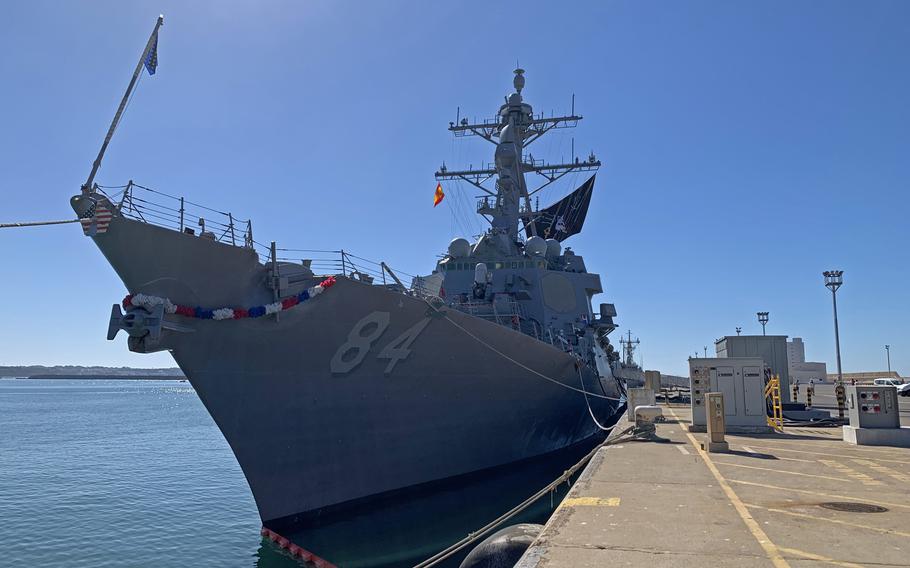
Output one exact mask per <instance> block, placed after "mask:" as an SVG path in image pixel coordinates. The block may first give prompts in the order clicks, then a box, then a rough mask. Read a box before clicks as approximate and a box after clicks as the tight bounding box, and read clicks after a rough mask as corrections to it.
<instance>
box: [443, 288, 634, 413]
mask: <svg viewBox="0 0 910 568" xmlns="http://www.w3.org/2000/svg"><path fill="white" fill-rule="evenodd" d="M427 304H428V305H429V306H430V307H431V308H433V309H434V310H436V311H437V312H438V313H440V314H442V315H443V317H444V318H445V319H446V320H447V321H448V322H449V323H451V324H452V325H454V326H455V327H457V328H458V329H460V330H461V331H463V332H465V333H466V334H467V335H468V336H470V337H471V338H473V339H474V340H475V341H477V342H478V343H480V344H481V345H483V346H484V347H486V348H487V349H489V350H490V351H492V352H493V353H496V354H497V355H499V356H500V357H502V358H503V359H506V360H508V361H511V362H512V363H514V364H515V365H518V366H519V367H521V368H522V369H524V370H525V371H528V372H529V373H531V374H534V375H536V376H538V377H540V378H541V379H544V380H545V381H550V382H551V383H553V384H555V385H558V386H560V387H562V388H566V389H569V390H572V391H575V392H580V393H582V394H584V395H585V397H587V396H589V395H590V396H593V397H595V398H603V399H606V400H615V401H617V402H619V401H621V400H622V399H621V398H615V397H611V396H606V395H602V394H597V393H594V392H588V391H587V390H586V389H585V388H580V389H579V388H575V387H573V386H571V385H567V384H565V383H564V382H562V381H559V380H557V379H554V378H552V377H548V376H546V375H544V374H543V373H539V372H537V371H535V370H534V369H532V368H530V367H528V366H527V365H525V364H524V363H522V362H520V361H516V360H515V359H513V358H511V357H509V356H508V355H506V354H505V353H503V352H502V351H500V350H498V349H496V348H495V347H493V346H492V345H490V344H488V343H486V342H485V341H484V340H482V339H480V338H479V337H477V336H476V335H474V334H473V333H471V332H470V331H468V330H467V329H465V328H463V327H461V326H460V325H458V324H457V323H456V322H455V321H454V320H452V318H450V317H449V316H448V314H446V313H445V312H440V311H439V310H438V309H437V308H436V306H433V305H432V304H430V303H429V302H427ZM582 387H584V382H582ZM589 408H590V406H589ZM598 426H599V424H598Z"/></svg>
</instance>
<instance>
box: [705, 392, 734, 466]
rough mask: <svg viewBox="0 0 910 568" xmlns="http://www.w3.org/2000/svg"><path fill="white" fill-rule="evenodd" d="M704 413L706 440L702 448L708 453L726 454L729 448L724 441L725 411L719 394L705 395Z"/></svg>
mask: <svg viewBox="0 0 910 568" xmlns="http://www.w3.org/2000/svg"><path fill="white" fill-rule="evenodd" d="M705 413H706V414H707V416H708V439H707V440H706V441H705V443H704V444H703V445H702V448H703V449H704V450H706V451H708V452H726V451H729V449H730V446H729V445H728V444H727V442H726V440H724V433H725V432H726V430H727V428H726V411H725V410H724V395H723V393H719V392H709V393H706V394H705Z"/></svg>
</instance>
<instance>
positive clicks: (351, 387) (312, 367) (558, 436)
mask: <svg viewBox="0 0 910 568" xmlns="http://www.w3.org/2000/svg"><path fill="white" fill-rule="evenodd" d="M161 22H162V20H161V19H159V22H158V25H156V27H155V31H154V32H153V34H152V37H151V38H150V39H149V41H148V44H147V45H146V48H145V50H144V52H143V54H142V58H141V59H140V63H139V65H138V66H137V68H136V72H135V73H134V75H133V81H132V82H131V83H130V88H129V89H128V90H127V93H126V95H125V96H124V102H125V101H127V100H128V96H129V94H130V91H131V90H132V88H133V85H134V84H135V78H136V76H137V74H138V73H140V72H142V68H143V67H145V68H146V69H148V71H149V72H150V73H151V72H153V71H154V65H157V54H156V49H157V42H158V29H159V27H160V25H161ZM513 86H514V91H513V92H511V93H510V94H509V95H508V96H507V97H506V100H505V102H504V104H502V105H501V106H500V107H499V110H498V113H497V114H496V116H495V118H493V119H491V120H487V121H483V122H482V123H477V124H475V123H471V122H468V121H467V120H460V119H459V120H456V121H455V122H453V123H450V125H449V130H451V131H452V132H453V133H454V135H456V136H463V135H477V136H479V137H480V138H483V139H485V140H486V141H488V142H491V143H492V144H493V147H494V149H495V150H494V163H492V164H490V165H489V166H488V167H485V168H481V169H466V170H458V171H456V170H450V169H448V168H446V167H442V168H440V170H439V171H438V172H436V178H437V179H438V180H439V181H440V183H442V182H446V180H451V179H461V180H466V181H468V182H470V183H471V184H473V186H475V187H477V188H478V191H480V192H481V193H482V196H481V198H480V199H479V202H478V207H477V212H478V213H479V214H480V215H483V216H484V218H485V219H487V220H488V221H489V229H488V230H487V231H486V232H485V233H483V234H482V235H480V236H479V237H478V238H476V240H474V241H473V242H471V241H469V240H467V239H465V238H456V239H454V240H453V241H451V243H450V244H449V246H448V249H447V251H446V253H445V254H444V255H443V257H442V258H441V260H439V261H438V262H437V263H436V264H435V267H434V269H433V270H432V272H431V273H430V274H428V275H425V276H415V277H412V278H410V279H409V278H407V277H406V275H405V274H404V273H403V272H401V271H398V270H395V269H392V268H390V267H389V266H388V265H386V264H385V263H384V262H381V261H380V262H377V263H375V264H373V263H371V262H370V261H367V260H365V259H363V258H361V257H358V256H355V255H353V254H351V253H350V252H348V251H340V250H339V251H336V252H334V253H330V252H316V251H305V250H301V249H296V250H295V249H287V248H282V247H280V246H278V245H277V244H276V243H274V242H272V243H270V244H269V245H267V246H260V245H259V243H258V242H257V241H256V240H254V238H253V230H252V223H250V222H248V221H239V220H238V219H237V218H236V217H235V216H234V215H232V214H230V213H223V212H221V211H219V210H217V209H210V208H203V207H201V206H198V205H195V204H194V203H191V202H189V201H187V200H185V199H183V198H177V197H170V196H168V195H166V194H164V193H161V192H158V191H157V190H152V189H151V188H146V187H144V186H141V185H138V184H136V183H133V182H132V181H131V182H129V183H128V184H126V185H125V186H121V187H118V188H111V187H104V186H99V185H98V184H96V183H94V178H95V175H96V173H97V171H98V167H99V165H100V163H101V158H102V156H103V153H104V149H105V148H106V147H107V144H108V143H109V141H110V139H111V136H112V135H113V132H114V129H115V128H116V126H117V122H118V121H119V118H120V115H121V114H122V110H123V108H124V105H121V108H120V109H119V110H118V112H117V115H116V117H115V120H114V122H113V123H112V125H111V128H110V130H109V131H108V135H107V137H106V138H105V141H104V145H103V147H102V151H101V152H100V153H99V155H98V158H97V159H96V160H95V163H94V164H93V167H92V172H91V175H90V176H89V178H88V180H87V181H86V183H85V184H84V185H83V186H82V188H81V191H80V192H79V193H78V194H77V195H75V196H74V197H73V198H72V199H71V204H72V207H73V209H74V210H75V211H76V214H77V215H78V216H79V218H80V219H81V222H82V228H83V231H84V234H85V235H87V236H88V237H90V238H91V240H92V241H94V243H95V245H96V246H97V247H98V248H99V249H100V251H101V253H102V254H103V255H104V257H105V258H106V259H107V260H108V262H109V263H110V265H111V266H112V267H113V269H114V270H115V271H116V273H117V275H118V276H119V277H120V279H121V280H122V281H123V283H124V285H125V287H126V289H127V291H128V295H127V296H126V298H125V299H124V300H123V302H122V304H115V305H114V306H113V308H112V313H111V317H110V324H109V330H108V339H114V337H115V336H116V335H117V333H118V332H119V331H121V330H123V331H125V332H126V334H127V340H128V347H129V349H130V350H131V351H134V352H137V353H150V352H158V351H168V352H170V354H171V355H172V356H173V358H174V360H175V361H176V362H177V364H178V365H179V366H180V368H181V369H182V370H183V372H184V373H185V374H186V376H187V378H188V379H189V381H190V382H191V383H192V385H193V387H194V388H195V390H196V392H197V393H198V395H199V398H200V399H201V401H202V402H203V404H204V405H205V408H206V409H207V410H208V412H209V413H210V414H211V416H212V418H213V419H214V421H215V423H216V424H217V426H218V428H219V429H220V430H221V432H222V434H223V435H224V438H225V439H226V440H227V442H228V443H229V445H230V447H231V449H232V451H233V453H234V455H235V456H236V458H237V461H238V463H239V464H240V467H241V468H242V470H243V473H244V475H245V476H246V479H247V481H248V483H249V486H250V489H251V491H252V494H253V496H254V498H255V502H256V505H257V507H258V510H259V514H260V516H261V519H262V523H263V526H264V527H265V528H266V529H267V531H268V532H269V533H270V534H271V531H275V533H280V534H282V535H288V536H289V537H290V539H291V540H292V541H293V543H294V544H292V545H291V546H293V547H296V548H295V551H297V552H300V551H304V552H300V554H301V555H304V556H305V557H306V558H308V559H311V560H313V559H315V561H319V562H324V563H325V564H328V563H334V564H337V565H341V566H372V565H403V564H405V565H406V564H407V563H409V562H411V563H413V562H414V561H417V560H420V559H421V558H426V557H427V556H429V555H431V554H432V553H434V552H436V551H438V550H440V549H441V548H443V547H445V546H446V545H448V544H450V543H451V542H452V541H453V540H456V539H457V538H459V537H462V536H464V535H465V534H467V533H468V532H469V531H471V530H473V529H475V528H476V527H478V526H482V525H483V524H484V523H486V522H488V521H489V520H490V519H492V518H495V517H496V516H497V515H499V514H500V513H501V512H502V511H503V510H505V509H506V508H508V507H510V506H512V505H514V504H515V503H517V502H520V501H521V500H522V499H524V498H525V497H527V496H528V495H530V494H531V493H533V492H534V491H535V490H536V489H538V488H539V487H540V486H542V485H543V484H544V483H543V482H545V481H549V480H552V479H553V478H554V477H555V476H556V475H557V474H559V473H561V472H562V471H563V470H564V469H565V467H566V464H567V463H572V461H571V460H574V459H576V457H577V456H580V455H583V454H584V453H586V452H587V451H589V450H590V449H591V448H592V447H594V446H595V445H597V444H598V443H600V442H601V441H602V440H603V439H604V437H605V435H606V431H607V430H608V429H609V427H610V426H611V425H612V424H613V423H614V422H615V419H616V417H617V415H618V412H619V411H620V410H621V407H622V405H623V404H624V390H623V388H624V387H623V385H622V382H621V381H619V380H618V379H616V378H614V377H613V375H612V373H611V368H610V367H611V362H612V361H613V360H615V353H614V352H613V349H612V346H611V345H610V344H609V339H608V337H607V336H608V334H610V332H612V331H613V330H614V329H615V324H614V322H613V317H614V316H615V310H614V309H613V306H612V305H611V304H600V306H599V308H598V309H597V310H595V309H593V308H592V299H593V297H594V296H595V295H597V294H600V293H602V291H603V288H602V285H601V280H600V277H599V276H598V275H597V274H594V273H592V272H589V271H588V270H587V267H586V265H585V262H584V259H583V258H582V256H580V255H578V254H576V253H575V252H574V251H572V250H571V249H570V248H568V247H566V248H565V249H563V247H562V245H561V241H562V240H564V239H566V238H568V237H570V236H571V235H573V234H576V233H578V232H579V231H580V230H581V226H582V224H583V222H584V217H585V215H586V213H587V208H588V202H589V201H590V196H591V191H592V188H593V183H594V179H593V177H592V178H591V179H590V180H588V182H586V183H585V184H584V185H582V186H581V187H579V188H578V189H577V190H575V191H573V192H571V193H570V194H569V195H567V196H566V197H565V198H564V199H563V200H560V201H559V202H557V203H555V204H554V205H553V206H551V207H548V208H546V209H542V210H532V208H531V206H530V197H531V196H532V195H534V192H535V191H536V190H535V189H530V188H529V184H528V179H527V178H528V177H529V176H531V175H532V174H533V175H534V176H539V177H540V179H541V180H542V183H543V184H544V185H547V184H550V183H552V182H554V181H556V180H557V179H559V178H560V177H562V176H563V175H565V174H566V173H568V172H584V171H588V172H594V171H595V170H597V168H598V167H599V166H600V162H599V161H598V160H597V159H596V158H595V157H594V156H593V155H591V156H589V157H588V158H585V159H577V158H574V159H572V160H571V161H569V162H568V163H558V164H547V163H543V162H540V161H537V160H533V159H531V158H530V157H528V156H527V155H525V153H524V150H525V149H526V148H527V147H528V146H529V145H530V144H531V143H533V142H534V141H535V140H537V139H538V138H540V137H541V136H543V135H544V134H545V133H547V132H548V131H549V130H551V129H554V128H562V127H570V126H574V125H575V124H577V122H578V121H579V120H581V118H582V117H581V116H577V115H575V113H574V109H573V112H572V113H571V114H568V115H565V116H558V117H552V116H551V117H545V116H542V115H539V114H534V113H533V112H532V108H531V106H530V105H529V104H528V103H527V102H525V101H524V99H523V95H522V90H523V88H524V86H525V77H524V71H523V70H521V69H516V70H515V72H514V77H513ZM446 183H447V182H446ZM538 189H539V188H538ZM304 244H305V243H304ZM295 254H297V255H298V256H299V258H292V256H293V255H295ZM611 358H612V359H611ZM285 544H287V543H285ZM319 559H324V560H319Z"/></svg>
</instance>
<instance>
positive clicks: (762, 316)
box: [756, 312, 768, 335]
mask: <svg viewBox="0 0 910 568" xmlns="http://www.w3.org/2000/svg"><path fill="white" fill-rule="evenodd" d="M756 315H757V316H758V323H760V324H761V334H762V335H765V326H766V325H767V324H768V312H757V313H756Z"/></svg>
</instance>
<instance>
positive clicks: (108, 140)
mask: <svg viewBox="0 0 910 568" xmlns="http://www.w3.org/2000/svg"><path fill="white" fill-rule="evenodd" d="M162 24H164V16H158V21H157V22H155V29H153V30H152V35H150V36H149V40H148V42H146V44H145V49H143V50H142V57H140V58H139V63H137V64H136V70H135V71H133V78H132V79H130V84H129V86H128V87H127V88H126V92H125V93H123V99H121V101H120V106H119V107H117V113H116V114H115V115H114V120H113V121H111V126H110V128H108V130H107V136H105V137H104V143H102V144H101V150H99V151H98V157H97V158H95V161H94V162H93V163H92V171H91V173H90V174H89V175H88V179H87V180H86V181H85V185H83V186H82V193H90V192H91V191H92V182H93V181H95V174H97V173H98V168H99V167H100V166H101V160H102V159H104V152H105V150H107V145H108V144H110V143H111V138H112V137H113V136H114V130H116V129H117V124H118V123H119V122H120V117H121V116H123V111H124V109H126V103H127V102H128V101H129V98H130V93H132V92H133V87H135V86H136V80H137V79H139V74H140V73H142V66H143V65H144V64H145V58H146V57H148V54H149V51H150V50H151V49H152V46H153V45H154V44H155V42H156V41H157V40H158V28H160V27H161V25H162Z"/></svg>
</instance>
